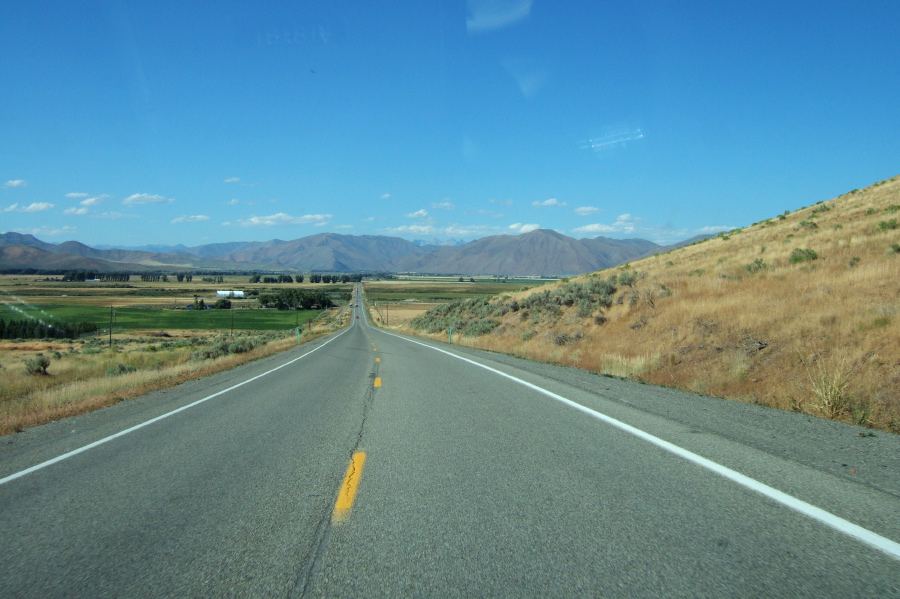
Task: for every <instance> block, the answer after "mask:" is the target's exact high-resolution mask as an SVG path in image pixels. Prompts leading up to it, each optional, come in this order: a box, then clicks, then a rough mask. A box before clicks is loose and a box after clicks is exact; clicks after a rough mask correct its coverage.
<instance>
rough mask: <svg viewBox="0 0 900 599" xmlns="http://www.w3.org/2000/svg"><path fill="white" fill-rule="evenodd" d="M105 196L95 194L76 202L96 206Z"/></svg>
mask: <svg viewBox="0 0 900 599" xmlns="http://www.w3.org/2000/svg"><path fill="white" fill-rule="evenodd" d="M105 197H106V196H95V197H92V198H85V199H83V200H81V201H80V202H78V203H79V204H81V205H82V206H97V205H98V204H100V202H101V201H103V198H105Z"/></svg>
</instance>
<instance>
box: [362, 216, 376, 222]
mask: <svg viewBox="0 0 900 599" xmlns="http://www.w3.org/2000/svg"><path fill="white" fill-rule="evenodd" d="M362 221H363V222H364V223H371V222H375V217H374V216H370V217H369V218H364V219H362Z"/></svg>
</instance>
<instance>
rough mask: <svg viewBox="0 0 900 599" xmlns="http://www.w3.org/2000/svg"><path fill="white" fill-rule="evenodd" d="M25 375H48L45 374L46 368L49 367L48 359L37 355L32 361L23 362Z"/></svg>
mask: <svg viewBox="0 0 900 599" xmlns="http://www.w3.org/2000/svg"><path fill="white" fill-rule="evenodd" d="M24 365H25V374H29V375H38V374H42V375H43V374H49V373H48V372H47V368H49V367H50V358H48V357H47V356H42V355H40V354H38V356H37V357H36V358H34V359H32V360H25V362H24Z"/></svg>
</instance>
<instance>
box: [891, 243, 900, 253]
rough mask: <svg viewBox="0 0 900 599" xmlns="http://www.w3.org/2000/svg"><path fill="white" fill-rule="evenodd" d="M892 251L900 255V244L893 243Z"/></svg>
mask: <svg viewBox="0 0 900 599" xmlns="http://www.w3.org/2000/svg"><path fill="white" fill-rule="evenodd" d="M891 250H893V252H894V253H895V254H900V243H892V244H891Z"/></svg>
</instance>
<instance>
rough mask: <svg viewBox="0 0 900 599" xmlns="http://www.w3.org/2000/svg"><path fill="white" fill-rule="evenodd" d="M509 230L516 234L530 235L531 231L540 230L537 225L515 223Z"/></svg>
mask: <svg viewBox="0 0 900 599" xmlns="http://www.w3.org/2000/svg"><path fill="white" fill-rule="evenodd" d="M508 228H509V229H511V230H513V231H515V232H516V233H531V232H532V231H536V230H538V229H540V228H541V226H540V225H538V224H532V225H526V224H522V223H515V224H512V225H510V226H509V227H508Z"/></svg>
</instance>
